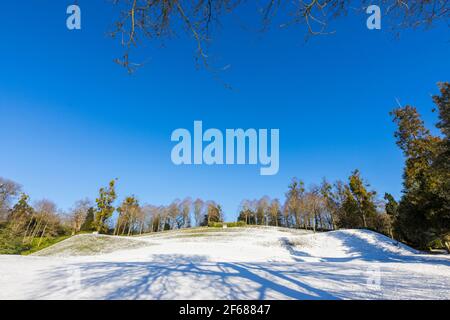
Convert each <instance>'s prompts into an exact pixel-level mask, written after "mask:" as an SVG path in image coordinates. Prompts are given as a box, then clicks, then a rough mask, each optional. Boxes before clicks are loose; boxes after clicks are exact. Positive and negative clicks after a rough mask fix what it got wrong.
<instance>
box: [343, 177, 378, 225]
mask: <svg viewBox="0 0 450 320" xmlns="http://www.w3.org/2000/svg"><path fill="white" fill-rule="evenodd" d="M368 187H369V185H368V184H365V183H364V181H363V179H362V178H361V176H360V172H359V171H358V170H355V171H353V172H352V175H351V176H350V177H349V191H350V192H351V196H352V197H353V199H354V203H353V204H354V207H355V209H356V212H357V214H358V216H359V217H360V219H361V222H362V227H363V228H368V227H369V222H371V221H373V219H374V218H376V214H377V212H376V206H375V202H374V198H375V195H376V193H375V191H368V190H367V188H368Z"/></svg>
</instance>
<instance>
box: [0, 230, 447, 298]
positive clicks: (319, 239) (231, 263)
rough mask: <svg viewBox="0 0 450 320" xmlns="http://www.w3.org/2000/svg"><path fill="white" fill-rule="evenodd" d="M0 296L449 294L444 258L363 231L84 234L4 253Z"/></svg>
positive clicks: (250, 296)
mask: <svg viewBox="0 0 450 320" xmlns="http://www.w3.org/2000/svg"><path fill="white" fill-rule="evenodd" d="M0 286H1V288H2V290H0V299H16V298H19V299H450V256H448V255H446V256H443V255H440V256H438V255H425V254H420V253H419V252H416V251H415V250H413V249H411V248H409V247H407V246H404V245H402V244H397V243H395V242H394V241H392V240H391V239H389V238H387V237H384V236H382V235H380V234H377V233H374V232H370V231H365V230H342V231H334V232H328V233H316V234H313V233H310V232H305V231H299V230H290V229H283V228H272V227H261V228H229V229H190V230H183V231H171V232H164V233H158V234H153V235H148V236H142V237H132V238H124V237H120V238H119V237H106V236H95V235H82V236H76V237H73V238H70V239H68V240H66V241H64V242H61V243H59V244H56V245H55V246H53V247H50V248H47V249H45V250H43V251H41V252H39V253H37V254H35V255H33V256H0Z"/></svg>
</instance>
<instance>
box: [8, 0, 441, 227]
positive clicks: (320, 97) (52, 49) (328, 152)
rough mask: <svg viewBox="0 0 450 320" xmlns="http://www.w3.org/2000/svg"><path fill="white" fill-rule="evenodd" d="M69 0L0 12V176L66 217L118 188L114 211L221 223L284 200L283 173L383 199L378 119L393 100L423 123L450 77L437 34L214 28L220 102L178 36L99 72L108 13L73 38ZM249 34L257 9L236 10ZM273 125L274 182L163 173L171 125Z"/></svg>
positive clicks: (353, 24) (384, 159)
mask: <svg viewBox="0 0 450 320" xmlns="http://www.w3.org/2000/svg"><path fill="white" fill-rule="evenodd" d="M69 4H71V2H70V1H58V2H57V3H55V1H50V0H42V1H29V2H28V4H25V3H24V2H20V3H16V2H7V3H2V5H1V8H0V23H1V24H2V26H3V27H2V28H0V38H1V39H2V50H0V66H1V71H0V114H1V118H0V119H1V126H0V136H1V137H2V139H1V140H0V150H1V152H2V155H1V157H0V176H3V177H7V178H10V179H13V180H15V181H18V182H20V183H21V184H22V185H23V186H24V190H25V191H26V192H27V193H29V194H30V195H31V197H32V199H34V200H38V199H40V198H43V197H46V198H49V199H51V200H54V201H55V202H56V203H57V204H58V205H59V206H60V207H62V208H64V209H67V208H69V207H70V206H71V205H72V204H73V202H74V201H76V200H77V199H80V198H84V197H90V198H95V196H96V194H97V191H98V188H99V187H101V186H103V185H106V184H107V182H108V181H109V180H110V179H112V178H115V177H117V178H119V182H118V191H119V195H120V199H122V198H123V197H124V196H126V195H129V194H135V195H136V196H137V197H138V198H139V199H140V200H141V202H142V203H151V204H167V203H169V202H170V201H171V200H173V199H174V198H182V197H185V196H191V197H193V198H195V197H201V198H204V199H214V200H216V201H217V202H219V203H221V204H222V205H223V207H224V209H225V212H226V218H227V219H228V220H232V219H234V218H235V216H236V211H237V208H238V205H239V203H240V201H241V200H242V199H243V198H256V197H261V196H263V195H269V196H271V197H278V198H280V199H283V198H284V192H285V191H286V188H287V185H288V183H289V182H290V180H291V178H292V177H294V176H295V177H298V178H301V179H303V180H304V181H305V182H306V184H307V185H308V184H311V183H314V182H320V180H321V179H322V177H327V178H328V179H330V180H335V179H346V178H347V177H348V175H349V174H350V172H351V171H352V170H353V169H355V168H359V169H360V170H361V172H362V174H363V176H364V177H365V178H366V179H367V180H368V181H369V182H370V184H371V185H372V187H373V188H374V189H376V190H377V191H378V192H379V193H380V194H383V193H384V192H390V193H393V194H394V195H396V196H399V195H400V192H401V175H402V168H403V160H402V155H401V153H400V151H399V149H398V148H397V147H396V145H395V141H394V138H393V132H394V130H395V127H394V125H393V124H392V122H391V119H390V117H389V114H388V113H389V111H390V110H391V109H392V108H393V107H395V106H396V102H395V98H398V99H399V100H400V101H401V102H402V103H404V104H407V103H408V104H412V105H415V106H417V107H418V108H419V111H420V112H421V114H422V115H423V117H424V119H425V120H426V122H427V125H428V126H430V127H431V126H432V125H433V124H434V122H435V120H436V115H435V114H433V113H432V112H431V109H432V107H433V105H432V102H431V95H432V94H436V93H437V88H436V82H438V81H449V78H448V76H449V75H450V59H449V57H450V43H449V41H450V37H449V29H448V27H447V26H443V25H442V26H439V25H438V26H436V27H434V28H432V29H431V30H427V31H423V30H415V31H405V32H403V33H401V35H400V38H398V39H397V38H396V37H395V36H394V35H393V34H392V33H390V32H388V30H387V27H386V29H382V30H381V31H369V30H368V29H367V28H366V27H365V19H366V16H365V15H363V14H356V13H350V14H349V16H348V18H346V19H340V20H338V21H336V22H335V23H334V24H333V25H332V27H333V29H334V30H336V33H335V34H334V35H329V36H322V37H316V38H313V39H310V40H309V41H308V42H305V41H304V34H305V30H304V28H303V27H302V26H294V27H290V28H288V29H276V28H273V29H271V30H270V31H269V32H267V33H264V34H261V33H258V32H252V31H250V30H249V28H244V27H242V23H241V22H240V23H236V21H237V19H236V18H234V17H233V18H230V19H226V20H225V21H224V26H223V27H222V28H221V29H220V30H219V32H218V33H217V34H216V36H215V38H214V41H213V43H212V45H211V48H210V50H209V53H210V55H211V56H212V59H214V61H215V63H216V65H217V66H225V65H230V68H229V69H228V70H227V71H226V72H223V73H222V75H221V77H222V79H223V81H226V82H227V83H230V84H231V85H232V86H233V90H228V89H226V88H224V86H223V85H222V84H221V83H220V82H218V81H215V80H214V77H213V76H212V75H211V73H209V72H207V71H205V70H202V69H200V70H197V68H196V66H195V61H194V50H195V43H194V42H193V40H192V39H190V38H189V37H187V36H184V35H182V34H180V35H179V36H178V37H174V38H173V39H169V40H167V41H165V43H164V46H162V45H161V43H160V42H158V41H156V42H149V41H145V42H144V43H143V44H142V47H141V48H140V49H141V51H140V52H139V55H138V57H137V58H138V59H142V60H145V61H147V63H146V65H145V66H144V67H143V68H141V69H139V70H138V71H137V72H136V73H135V74H133V75H131V76H130V75H128V74H127V73H126V71H125V70H124V69H123V68H121V67H119V66H118V65H116V64H114V63H113V62H112V61H113V59H114V58H117V57H119V56H120V54H121V53H122V51H121V48H120V46H119V43H118V42H117V41H114V40H112V39H111V38H109V37H108V36H107V32H108V31H109V30H111V25H112V21H113V20H114V18H115V17H116V16H115V12H114V8H113V6H112V5H111V4H110V3H109V2H107V1H102V0H96V1H79V4H80V6H81V9H82V30H81V31H69V30H67V29H66V27H65V19H66V13H65V11H66V7H67V6H68V5H69ZM242 14H244V16H245V17H246V19H243V18H242V16H241V20H239V21H243V20H248V25H249V26H253V25H254V23H253V22H254V21H257V16H256V13H255V14H254V16H248V15H249V14H251V13H250V11H248V12H247V11H244V12H242ZM194 120H202V121H203V125H204V127H205V128H219V129H222V130H225V129H226V128H256V129H258V128H279V129H280V171H279V173H278V174H277V175H275V176H260V175H259V167H255V166H239V167H236V166H211V167H208V166H190V167H189V166H179V167H177V166H175V165H173V164H172V162H171V160H170V151H171V148H172V147H173V145H174V144H173V143H172V142H171V141H170V135H171V132H172V131H173V130H174V129H176V128H188V129H191V130H192V126H193V121H194Z"/></svg>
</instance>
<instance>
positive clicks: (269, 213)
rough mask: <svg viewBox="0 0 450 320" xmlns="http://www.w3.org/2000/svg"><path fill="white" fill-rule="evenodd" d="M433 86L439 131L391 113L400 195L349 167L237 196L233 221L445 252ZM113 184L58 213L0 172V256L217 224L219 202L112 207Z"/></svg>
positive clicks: (440, 98) (130, 202) (440, 102)
mask: <svg viewBox="0 0 450 320" xmlns="http://www.w3.org/2000/svg"><path fill="white" fill-rule="evenodd" d="M439 89H440V94H439V95H436V96H433V101H434V103H435V106H436V108H435V110H436V111H437V112H438V122H437V124H436V127H437V128H438V129H439V130H440V132H441V134H440V135H439V136H436V135H432V134H431V132H430V131H429V130H428V129H427V128H426V127H425V124H424V122H423V120H422V119H421V117H420V115H419V113H418V112H417V109H416V108H415V107H412V106H408V105H407V106H404V107H399V108H397V109H395V110H393V111H392V112H391V116H392V117H393V121H394V123H395V124H396V125H397V130H396V132H395V138H396V143H397V145H398V146H399V148H400V149H401V150H402V152H403V155H404V158H405V167H404V172H403V192H402V197H401V198H400V199H398V200H396V199H395V198H394V197H393V196H392V195H391V194H389V193H385V194H384V195H383V197H382V198H380V197H379V196H378V194H377V193H376V191H374V190H372V189H371V188H370V185H369V184H368V183H367V182H366V181H365V180H364V179H363V178H362V176H361V173H360V172H359V171H358V170H355V171H353V172H352V173H351V175H350V176H349V178H348V180H347V181H336V182H333V183H331V182H329V181H328V180H326V179H323V181H322V182H321V183H320V184H318V185H311V186H309V187H305V183H304V182H303V181H302V180H300V179H296V178H294V179H293V180H292V181H291V183H290V184H289V186H288V190H287V192H286V194H285V199H284V201H283V202H281V201H280V200H279V199H270V198H269V197H267V196H264V197H262V198H261V199H256V200H243V201H242V202H241V205H240V207H239V212H238V219H237V220H238V221H240V222H241V223H242V224H246V225H270V226H279V227H288V228H302V229H308V230H313V231H328V230H337V229H341V228H366V229H371V230H375V231H378V232H380V233H383V234H386V235H387V236H389V237H391V238H393V239H396V240H399V241H403V242H405V243H408V244H410V245H412V246H414V247H416V248H422V249H428V248H445V249H446V250H447V251H449V252H450V83H440V84H439ZM116 183H117V180H112V181H110V183H109V185H108V186H106V187H102V188H100V190H99V194H98V197H97V198H96V199H95V202H93V201H91V200H89V199H84V200H79V201H77V202H76V203H75V204H74V206H73V208H71V209H70V210H69V211H68V212H62V211H61V210H59V209H58V208H57V206H56V204H55V203H53V202H52V201H50V200H46V199H44V200H40V201H36V202H34V203H33V204H30V198H29V196H28V195H27V194H25V193H24V192H22V188H21V186H20V185H19V184H17V183H16V182H14V181H11V180H8V179H5V178H1V177H0V253H29V252H33V251H35V250H38V249H40V248H42V247H44V246H47V245H50V244H52V243H54V242H55V241H58V240H60V239H64V238H66V237H68V236H70V235H75V234H78V233H80V232H98V233H106V234H113V235H126V236H131V235H136V234H143V233H149V232H160V231H165V230H174V229H182V228H189V227H194V226H212V225H215V224H216V223H219V222H223V218H224V214H223V210H222V207H221V206H220V205H219V204H217V203H216V202H214V201H204V200H202V199H195V200H193V199H191V198H185V199H183V200H175V201H173V202H172V203H171V204H169V205H167V206H155V205H148V204H145V205H141V203H140V202H139V200H138V199H137V198H136V197H135V196H133V195H131V196H127V197H125V198H124V199H123V201H122V202H121V203H119V204H118V205H116V201H117V193H116ZM115 212H116V215H114V213H115ZM113 217H116V219H113Z"/></svg>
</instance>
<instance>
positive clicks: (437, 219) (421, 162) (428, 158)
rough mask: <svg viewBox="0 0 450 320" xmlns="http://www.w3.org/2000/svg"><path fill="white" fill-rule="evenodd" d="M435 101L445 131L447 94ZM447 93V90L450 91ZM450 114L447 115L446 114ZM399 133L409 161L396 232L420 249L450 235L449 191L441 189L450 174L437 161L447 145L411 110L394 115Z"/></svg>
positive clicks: (404, 110)
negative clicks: (438, 165)
mask: <svg viewBox="0 0 450 320" xmlns="http://www.w3.org/2000/svg"><path fill="white" fill-rule="evenodd" d="M442 88H443V90H444V92H443V95H442V96H441V97H434V100H435V102H436V104H437V106H438V108H439V111H440V116H441V117H442V118H441V122H440V123H439V124H438V125H440V126H441V127H443V129H444V131H445V123H446V120H445V117H446V109H448V93H447V95H446V94H445V86H443V87H442ZM447 91H448V89H447ZM447 114H448V113H447ZM391 115H393V117H394V122H395V123H396V124H397V126H398V129H397V131H396V132H395V137H396V138H397V145H398V146H399V147H400V148H401V149H402V151H403V154H404V156H405V158H406V165H405V169H404V173H403V178H404V182H403V186H404V189H403V197H402V199H401V200H400V203H399V206H398V215H397V219H396V221H395V225H394V230H395V232H396V234H397V235H398V236H399V237H400V238H401V239H402V240H404V241H407V242H409V243H410V244H412V245H415V246H418V247H423V248H424V247H428V246H432V245H434V244H436V242H441V243H442V242H445V241H443V240H444V239H445V237H446V234H448V229H449V228H448V210H445V203H446V197H447V194H448V191H445V189H442V188H443V187H444V185H445V183H446V182H445V181H446V180H448V174H447V175H446V174H445V169H444V172H443V173H444V174H443V173H439V170H438V169H437V168H436V161H437V159H439V156H440V154H442V150H443V149H444V148H443V147H442V146H443V144H444V143H445V140H444V141H443V140H442V139H441V138H439V137H435V136H433V135H431V134H430V132H429V131H428V130H427V129H426V128H425V125H424V123H423V121H422V119H421V118H420V115H419V113H418V112H417V109H416V108H414V107H411V106H405V107H404V108H398V109H395V110H394V111H392V112H391Z"/></svg>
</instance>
